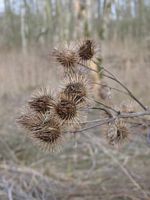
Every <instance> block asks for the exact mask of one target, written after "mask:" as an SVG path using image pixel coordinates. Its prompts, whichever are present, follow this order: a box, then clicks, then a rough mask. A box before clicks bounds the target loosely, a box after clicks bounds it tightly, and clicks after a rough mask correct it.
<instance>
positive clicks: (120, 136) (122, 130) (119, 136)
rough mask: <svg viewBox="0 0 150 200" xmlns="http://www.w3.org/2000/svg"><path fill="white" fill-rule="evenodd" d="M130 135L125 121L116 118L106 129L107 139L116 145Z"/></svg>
mask: <svg viewBox="0 0 150 200" xmlns="http://www.w3.org/2000/svg"><path fill="white" fill-rule="evenodd" d="M129 135H130V132H129V129H128V127H127V125H126V124H125V122H123V121H122V120H118V121H117V122H116V123H114V124H110V125H109V128H108V131H107V140H108V142H109V144H111V145H114V146H116V147H118V146H119V145H121V144H122V143H124V142H125V141H127V140H128V138H129Z"/></svg>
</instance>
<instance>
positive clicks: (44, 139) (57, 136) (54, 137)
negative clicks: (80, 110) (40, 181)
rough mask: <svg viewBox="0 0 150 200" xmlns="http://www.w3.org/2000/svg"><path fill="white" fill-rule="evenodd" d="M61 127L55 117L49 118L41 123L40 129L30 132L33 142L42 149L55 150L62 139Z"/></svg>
mask: <svg viewBox="0 0 150 200" xmlns="http://www.w3.org/2000/svg"><path fill="white" fill-rule="evenodd" d="M61 129H62V127H61V126H60V124H59V122H57V121H56V120H55V119H52V118H49V119H48V120H47V121H45V122H44V123H43V124H42V125H41V129H39V130H38V131H35V132H32V134H31V136H32V139H33V142H35V143H36V144H38V145H39V146H40V147H41V148H42V149H43V150H48V151H50V150H55V149H56V148H58V147H59V144H60V143H61V141H62V130H61Z"/></svg>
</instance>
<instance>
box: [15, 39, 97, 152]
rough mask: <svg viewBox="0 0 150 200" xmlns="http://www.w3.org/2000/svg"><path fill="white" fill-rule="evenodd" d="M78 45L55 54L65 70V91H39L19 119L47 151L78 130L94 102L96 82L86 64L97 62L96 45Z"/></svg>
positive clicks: (62, 49) (91, 43) (93, 43)
mask: <svg viewBox="0 0 150 200" xmlns="http://www.w3.org/2000/svg"><path fill="white" fill-rule="evenodd" d="M74 46H75V48H72V47H71V46H67V47H65V48H55V49H54V50H53V51H52V54H51V55H52V57H53V58H54V59H55V61H57V63H59V64H60V65H61V66H62V67H63V69H64V74H65V76H64V80H63V84H62V86H61V90H58V91H57V92H56V91H55V93H54V94H55V96H54V95H53V94H52V93H51V92H50V91H49V90H48V89H47V88H44V89H40V90H39V91H38V92H35V94H34V95H33V96H32V97H31V98H30V99H29V101H28V102H27V105H26V108H27V109H26V110H27V111H25V112H24V113H22V114H21V116H20V117H19V118H18V120H17V122H18V123H19V124H20V125H21V126H22V127H23V128H25V129H26V130H27V132H28V135H29V136H30V137H31V138H32V139H33V142H35V143H37V144H38V145H40V147H42V148H44V149H46V150H47V149H48V150H50V149H54V147H57V146H58V145H59V144H60V142H61V141H62V138H64V135H65V133H66V131H68V130H69V131H74V130H77V129H78V128H79V127H80V125H81V124H82V122H83V123H84V121H85V119H86V116H87V113H86V110H88V107H89V106H90V105H91V102H92V98H93V96H92V95H93V91H92V90H93V87H92V82H91V81H90V80H89V78H90V76H89V75H88V74H89V71H85V70H83V68H82V67H83V66H82V64H84V63H86V62H87V61H90V60H91V59H93V57H94V56H95V54H96V45H95V42H94V41H93V40H90V39H85V40H83V41H82V42H81V43H78V44H77V45H74ZM87 69H88V68H87ZM87 69H86V70H87Z"/></svg>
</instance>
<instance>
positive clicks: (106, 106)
mask: <svg viewBox="0 0 150 200" xmlns="http://www.w3.org/2000/svg"><path fill="white" fill-rule="evenodd" d="M94 101H95V103H98V104H100V105H102V106H104V107H105V108H108V109H110V110H112V111H114V112H115V113H117V114H119V113H120V111H117V110H115V109H114V108H112V107H110V106H108V105H105V104H104V103H102V102H99V101H97V100H94Z"/></svg>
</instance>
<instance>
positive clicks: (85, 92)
mask: <svg viewBox="0 0 150 200" xmlns="http://www.w3.org/2000/svg"><path fill="white" fill-rule="evenodd" d="M62 94H63V95H64V96H69V97H70V98H72V100H73V101H74V102H75V104H76V105H81V104H89V103H90V101H91V99H92V88H91V85H90V83H89V81H88V79H87V78H86V77H85V76H83V75H81V74H73V75H71V76H69V77H68V78H67V79H66V80H65V83H64V88H63V90H62Z"/></svg>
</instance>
